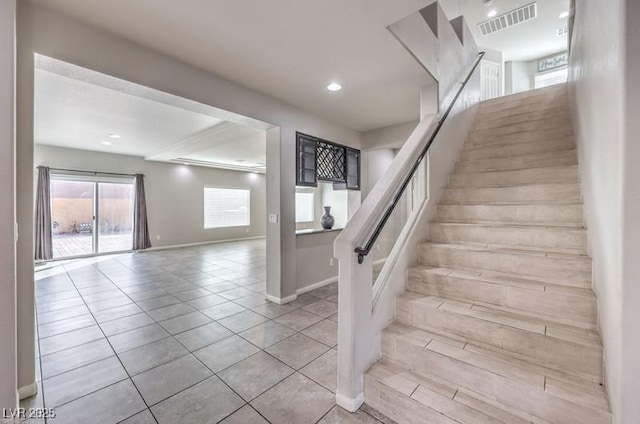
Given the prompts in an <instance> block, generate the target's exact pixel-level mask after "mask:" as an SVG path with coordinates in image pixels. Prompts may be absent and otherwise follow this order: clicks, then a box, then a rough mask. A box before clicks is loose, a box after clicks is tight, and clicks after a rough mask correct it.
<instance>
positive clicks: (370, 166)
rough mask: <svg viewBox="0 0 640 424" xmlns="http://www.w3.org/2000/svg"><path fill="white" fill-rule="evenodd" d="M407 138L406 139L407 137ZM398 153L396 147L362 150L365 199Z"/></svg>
mask: <svg viewBox="0 0 640 424" xmlns="http://www.w3.org/2000/svg"><path fill="white" fill-rule="evenodd" d="M405 140H406V139H405ZM395 155H396V150H394V149H373V150H364V151H363V152H362V157H361V164H362V176H361V182H360V185H361V188H362V198H363V199H365V198H366V197H367V195H368V194H369V192H370V191H371V189H372V188H373V186H374V185H376V183H377V182H378V180H379V179H380V178H381V177H382V175H384V173H385V171H386V170H387V168H388V167H389V165H391V162H392V161H393V158H394V157H395Z"/></svg>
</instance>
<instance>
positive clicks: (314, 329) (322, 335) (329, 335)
mask: <svg viewBox="0 0 640 424" xmlns="http://www.w3.org/2000/svg"><path fill="white" fill-rule="evenodd" d="M301 333H302V334H304V335H305V336H308V337H311V338H312V339H314V340H317V341H319V342H320V343H324V344H326V345H327V346H329V347H335V346H336V345H337V344H338V323H337V322H335V321H331V320H330V319H325V320H324V321H320V322H319V323H317V324H313V325H312V326H311V327H308V328H305V329H304V330H302V331H301Z"/></svg>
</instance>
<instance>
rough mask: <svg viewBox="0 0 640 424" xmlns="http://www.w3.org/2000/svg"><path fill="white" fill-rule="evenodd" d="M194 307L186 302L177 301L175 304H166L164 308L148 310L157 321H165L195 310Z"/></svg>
mask: <svg viewBox="0 0 640 424" xmlns="http://www.w3.org/2000/svg"><path fill="white" fill-rule="evenodd" d="M193 311H194V309H193V308H192V307H191V306H189V305H187V304H186V303H177V304H175V305H170V306H165V307H162V308H158V309H154V310H151V311H147V313H148V314H149V315H151V317H152V318H153V319H155V320H156V321H165V320H168V319H170V318H175V317H179V316H181V315H186V314H188V313H191V312H193Z"/></svg>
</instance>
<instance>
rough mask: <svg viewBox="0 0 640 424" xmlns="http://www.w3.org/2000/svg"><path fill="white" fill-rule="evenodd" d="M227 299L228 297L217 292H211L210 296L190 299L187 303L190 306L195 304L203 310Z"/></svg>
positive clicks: (195, 306)
mask: <svg viewBox="0 0 640 424" xmlns="http://www.w3.org/2000/svg"><path fill="white" fill-rule="evenodd" d="M226 301H227V299H225V298H223V297H221V296H218V295H217V294H210V295H209V296H204V297H199V298H197V299H193V300H190V301H188V302H187V303H188V304H189V305H190V306H193V307H194V308H196V309H198V310H201V309H207V308H210V307H212V306H216V305H219V304H221V303H224V302H226Z"/></svg>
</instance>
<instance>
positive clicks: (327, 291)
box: [309, 283, 338, 299]
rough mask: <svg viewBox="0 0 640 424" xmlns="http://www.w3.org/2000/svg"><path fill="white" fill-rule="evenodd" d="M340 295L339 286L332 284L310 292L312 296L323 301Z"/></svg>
mask: <svg viewBox="0 0 640 424" xmlns="http://www.w3.org/2000/svg"><path fill="white" fill-rule="evenodd" d="M337 293H338V284H337V283H331V284H329V285H327V286H324V287H320V288H319V289H315V290H312V291H310V292H309V294H310V295H312V296H316V297H319V298H321V299H326V298H327V297H329V296H331V295H334V294H337Z"/></svg>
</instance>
